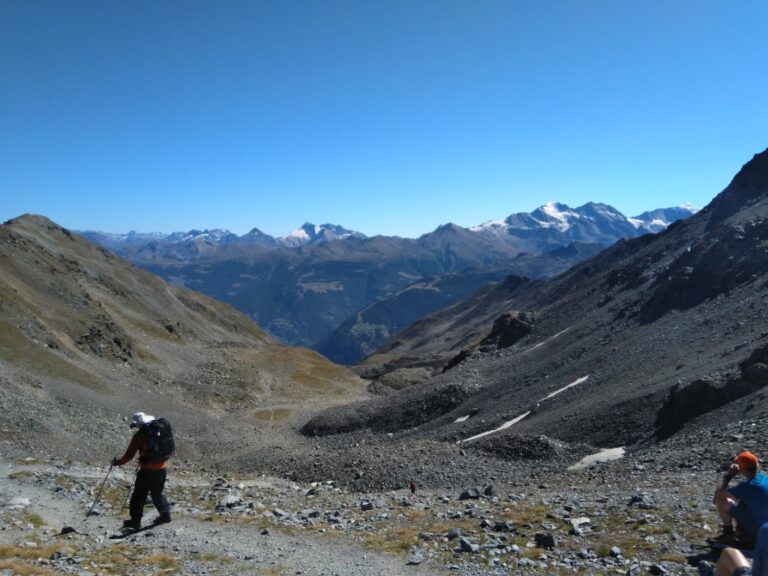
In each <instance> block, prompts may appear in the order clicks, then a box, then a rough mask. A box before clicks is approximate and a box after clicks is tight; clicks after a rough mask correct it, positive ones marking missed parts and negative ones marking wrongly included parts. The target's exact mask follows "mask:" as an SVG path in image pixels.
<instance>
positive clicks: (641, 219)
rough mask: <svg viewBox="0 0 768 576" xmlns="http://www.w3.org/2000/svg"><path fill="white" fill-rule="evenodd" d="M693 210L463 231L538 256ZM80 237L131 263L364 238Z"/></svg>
mask: <svg viewBox="0 0 768 576" xmlns="http://www.w3.org/2000/svg"><path fill="white" fill-rule="evenodd" d="M696 210H697V209H696V208H695V207H693V206H691V205H684V206H677V207H673V208H659V209H657V210H652V211H649V212H643V213H642V214H640V215H639V216H634V217H631V218H627V217H626V216H624V215H623V214H622V213H621V212H619V211H618V210H616V209H615V208H613V207H611V206H608V205H607V204H599V203H594V202H589V203H587V204H584V205H583V206H579V207H578V208H570V207H569V206H567V205H565V204H560V203H557V202H550V203H548V204H545V205H544V206H541V207H539V208H537V209H536V210H534V211H533V212H530V213H528V212H518V213H516V214H512V215H511V216H509V217H507V218H506V219H505V220H503V221H497V220H492V221H489V222H486V223H484V224H480V225H479V226H474V227H472V228H464V230H468V231H469V232H470V233H471V234H475V235H477V236H478V237H484V238H488V239H492V240H494V241H498V240H502V241H506V242H508V243H510V244H513V245H515V247H516V248H517V249H518V251H528V250H530V249H533V250H534V251H537V252H541V251H543V250H545V249H547V248H552V247H557V246H564V245H567V244H569V243H570V242H587V243H597V244H610V243H612V242H615V241H616V239H618V238H622V237H635V236H639V235H642V234H647V233H656V232H659V231H661V230H663V229H664V228H666V227H667V226H669V224H671V223H672V222H674V221H675V220H679V219H680V218H686V217H688V216H690V215H691V214H695V213H696ZM446 226H448V227H455V228H460V227H459V226H456V225H455V224H446V225H444V226H440V227H438V228H437V229H436V230H435V231H433V232H431V233H427V234H424V235H422V236H421V238H425V237H428V236H430V235H431V234H439V233H440V232H441V230H443V229H444V228H445V227H446ZM79 233H80V234H81V235H83V236H85V237H86V238H88V239H89V240H91V241H93V242H96V243H97V244H99V245H101V246H103V247H105V248H109V249H110V250H113V251H115V252H117V253H124V254H126V255H129V256H131V257H132V258H133V259H155V258H169V259H182V260H184V259H186V258H192V257H193V256H195V255H197V256H200V257H205V256H210V255H211V250H210V249H209V250H202V249H199V247H201V246H208V247H213V246H241V247H253V246H259V247H267V248H297V247H300V246H307V245H309V246H312V245H317V244H322V243H326V242H333V241H336V240H346V239H350V238H352V239H357V240H365V239H367V238H368V237H367V236H366V235H365V234H363V233H362V232H356V231H354V230H349V229H347V228H344V227H343V226H339V225H336V224H320V225H317V224H312V223H310V222H306V223H305V224H303V225H302V226H301V227H300V228H298V229H296V230H294V231H293V232H291V233H290V234H288V235H286V236H279V237H274V236H270V235H269V234H266V233H264V232H262V231H261V230H259V229H258V228H253V229H252V230H251V231H250V232H248V233H246V234H243V235H242V236H238V235H237V234H234V233H232V232H230V231H229V230H222V229H219V228H216V229H212V230H208V229H205V230H190V231H187V232H172V233H162V232H150V233H143V232H133V231H132V232H128V233H126V234H111V233H108V232H95V231H80V232H79ZM178 245H189V246H190V247H191V246H195V247H198V251H197V252H195V250H193V249H188V250H178V249H177V250H167V251H163V250H162V249H160V248H159V246H178ZM147 247H152V250H147Z"/></svg>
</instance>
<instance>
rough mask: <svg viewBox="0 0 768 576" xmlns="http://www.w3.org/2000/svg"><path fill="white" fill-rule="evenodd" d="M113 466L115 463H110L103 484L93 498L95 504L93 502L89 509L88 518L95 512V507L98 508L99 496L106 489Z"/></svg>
mask: <svg viewBox="0 0 768 576" xmlns="http://www.w3.org/2000/svg"><path fill="white" fill-rule="evenodd" d="M112 466H113V464H110V465H109V470H107V475H106V476H104V481H103V482H102V483H101V486H100V487H99V491H98V492H96V498H94V500H93V504H91V509H90V510H88V512H87V513H86V515H85V517H86V518H88V516H90V515H91V514H93V509H94V508H96V503H97V502H98V501H99V496H101V491H102V490H103V489H104V484H106V483H107V478H109V474H110V473H111V472H112Z"/></svg>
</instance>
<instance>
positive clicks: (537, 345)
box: [520, 326, 571, 354]
mask: <svg viewBox="0 0 768 576" xmlns="http://www.w3.org/2000/svg"><path fill="white" fill-rule="evenodd" d="M570 329H571V327H570V326H569V327H568V328H566V329H565V330H560V332H558V333H557V334H555V335H554V336H550V337H549V338H547V339H546V340H542V341H541V342H538V343H536V344H534V345H533V346H531V347H530V348H527V349H525V350H523V351H522V352H520V354H525V353H526V352H530V351H531V350H536V348H538V347H540V346H544V344H546V343H547V342H552V340H554V339H555V338H557V337H558V336H560V335H561V334H565V333H566V332H568V330H570Z"/></svg>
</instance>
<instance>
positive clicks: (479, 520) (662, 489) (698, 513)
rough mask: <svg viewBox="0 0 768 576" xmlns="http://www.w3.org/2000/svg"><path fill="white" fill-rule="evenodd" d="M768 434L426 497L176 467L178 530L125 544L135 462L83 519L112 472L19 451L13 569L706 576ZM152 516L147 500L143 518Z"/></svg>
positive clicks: (7, 548) (8, 555) (12, 465)
mask: <svg viewBox="0 0 768 576" xmlns="http://www.w3.org/2000/svg"><path fill="white" fill-rule="evenodd" d="M764 428H765V421H764V420H756V421H741V422H734V423H733V424H732V425H730V426H728V427H725V428H721V429H717V430H711V429H708V428H706V427H705V426H704V427H699V428H697V427H696V426H693V427H692V428H691V429H690V430H689V431H688V433H687V434H686V435H681V436H678V437H676V438H674V439H672V440H669V441H667V442H665V443H663V444H660V445H655V446H653V447H650V448H646V449H644V450H639V451H635V452H630V453H629V454H627V455H626V456H625V457H624V458H623V459H621V460H618V461H615V462H609V463H600V464H595V465H593V466H592V467H590V468H587V469H584V470H575V471H570V470H566V469H565V468H563V469H561V470H559V473H558V472H554V471H552V470H546V471H545V470H544V469H543V468H542V469H541V470H535V469H531V474H530V479H529V480H527V481H526V480H525V479H522V477H521V476H517V477H515V479H513V480H511V481H501V480H500V479H499V478H498V477H497V478H496V479H495V480H494V481H493V482H489V483H487V484H484V483H480V484H476V485H467V486H465V487H464V488H463V489H453V488H451V489H447V488H446V489H441V488H428V489H427V488H421V487H419V488H417V490H416V493H415V494H411V493H410V491H409V490H407V489H399V490H390V491H386V492H373V493H361V492H356V491H353V490H350V489H349V488H346V487H341V486H339V487H337V486H335V485H334V483H332V482H329V481H318V482H315V483H299V482H294V481H290V480H285V479H280V478H275V477H268V476H263V475H258V474H255V473H254V474H247V473H239V474H237V475H235V474H234V473H233V474H220V473H215V472H208V471H205V470H204V469H202V468H200V467H199V466H198V467H193V466H191V465H190V464H189V463H185V462H177V463H176V464H175V465H174V467H173V469H172V471H171V473H170V480H169V482H168V486H167V494H168V496H169V497H170V499H171V500H172V502H173V515H174V521H173V523H171V524H167V525H162V526H158V527H156V528H152V529H150V530H147V531H144V532H141V533H138V534H136V535H132V536H129V537H126V538H122V539H112V538H110V536H111V535H114V534H115V531H116V528H117V527H118V526H119V524H120V522H121V519H122V518H124V517H125V513H123V514H122V516H121V514H120V509H121V507H122V505H123V502H124V500H125V497H126V496H127V494H128V486H129V485H130V482H131V481H132V478H133V470H132V469H119V470H113V472H112V473H111V474H110V476H109V478H108V480H107V482H106V484H105V487H104V490H103V492H102V494H101V502H100V503H99V504H98V505H97V506H96V508H95V512H96V515H93V516H91V517H89V518H86V512H87V510H88V509H89V507H90V506H91V504H92V502H93V500H94V495H95V494H96V492H97V491H98V489H99V486H100V485H101V482H102V480H103V479H104V476H105V474H106V472H107V468H106V467H94V466H89V465H84V464H80V463H75V462H68V461H58V460H53V459H38V458H37V457H36V456H34V455H27V456H26V457H25V455H24V454H23V453H20V452H19V451H12V450H11V448H10V446H9V445H7V444H6V445H3V448H2V461H1V463H0V506H2V508H0V574H54V573H56V574H58V573H70V574H82V575H85V574H159V573H171V574H262V575H264V574H271V575H281V574H285V575H287V574H309V575H312V574H316V575H332V574H344V575H353V576H354V575H363V574H371V575H373V574H377V575H378V574H447V573H450V574H458V575H461V576H468V575H475V574H477V575H480V574H487V575H497V574H498V575H501V574H518V573H521V574H575V573H578V574H630V575H631V574H683V573H692V574H695V573H697V564H698V563H699V561H700V560H702V559H710V560H712V559H715V558H716V551H713V550H712V549H711V548H710V546H709V545H708V544H707V539H708V538H712V537H714V536H716V535H717V527H718V523H717V519H716V515H715V513H714V510H713V509H712V506H711V504H710V499H711V494H712V489H713V487H714V485H715V483H716V482H717V479H718V473H717V472H716V469H717V464H718V463H719V462H720V461H721V460H722V459H723V458H724V457H725V456H726V455H728V454H731V453H735V452H737V451H739V450H741V449H743V448H747V449H752V450H756V451H758V452H760V447H761V446H762V445H764V441H765V438H764V434H763V433H762V430H763V429H764ZM531 466H534V467H535V464H531ZM475 477H477V472H476V474H475ZM155 514H156V513H155V511H154V510H152V509H151V506H148V508H147V511H146V517H145V519H146V520H148V521H151V519H152V518H153V517H154V516H155ZM65 528H66V529H65ZM70 528H72V529H74V531H72V532H69V533H65V534H62V531H64V532H68V531H69V529H70Z"/></svg>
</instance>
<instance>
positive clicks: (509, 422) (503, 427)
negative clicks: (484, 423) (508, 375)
mask: <svg viewBox="0 0 768 576" xmlns="http://www.w3.org/2000/svg"><path fill="white" fill-rule="evenodd" d="M587 380H589V374H587V375H586V376H582V377H581V378H577V379H576V380H574V381H573V382H571V383H570V384H567V385H565V386H563V387H562V388H558V389H557V390H555V391H554V392H552V393H551V394H548V395H547V396H544V398H541V399H540V400H538V401H537V402H536V406H538V405H539V404H540V403H542V402H544V401H545V400H549V399H550V398H554V397H555V396H557V395H558V394H560V393H562V392H564V391H565V390H568V389H569V388H573V387H574V386H577V385H579V384H581V383H582V382H586V381H587ZM530 413H531V411H530V410H529V411H528V412H526V413H525V414H521V415H520V416H516V417H515V418H512V420H507V421H506V422H504V424H502V425H501V426H499V427H498V428H494V429H493V430H487V431H485V432H481V433H480V434H475V435H474V436H470V437H469V438H465V439H464V440H459V441H458V443H459V444H460V443H462V442H472V441H473V440H477V439H478V438H483V437H485V436H489V435H490V434H495V433H496V432H500V431H501V430H506V429H507V428H509V427H510V426H512V425H514V424H517V423H518V422H520V421H521V420H522V419H523V418H525V417H526V416H528V415H529V414H530ZM462 418H463V420H462ZM462 418H458V419H456V420H454V422H459V421H461V422H463V421H464V420H466V419H467V418H469V416H462Z"/></svg>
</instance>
